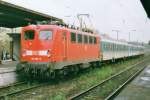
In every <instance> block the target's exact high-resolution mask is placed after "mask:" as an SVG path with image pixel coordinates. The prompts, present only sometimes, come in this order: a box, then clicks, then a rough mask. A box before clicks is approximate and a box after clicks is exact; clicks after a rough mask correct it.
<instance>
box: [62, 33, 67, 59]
mask: <svg viewBox="0 0 150 100" xmlns="http://www.w3.org/2000/svg"><path fill="white" fill-rule="evenodd" d="M66 59H67V32H63V60H66Z"/></svg>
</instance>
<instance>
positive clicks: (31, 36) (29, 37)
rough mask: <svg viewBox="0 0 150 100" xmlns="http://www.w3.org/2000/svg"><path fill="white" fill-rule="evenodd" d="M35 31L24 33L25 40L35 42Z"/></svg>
mask: <svg viewBox="0 0 150 100" xmlns="http://www.w3.org/2000/svg"><path fill="white" fill-rule="evenodd" d="M34 35H35V34H34V31H33V30H28V31H25V32H24V39H25V40H33V39H34Z"/></svg>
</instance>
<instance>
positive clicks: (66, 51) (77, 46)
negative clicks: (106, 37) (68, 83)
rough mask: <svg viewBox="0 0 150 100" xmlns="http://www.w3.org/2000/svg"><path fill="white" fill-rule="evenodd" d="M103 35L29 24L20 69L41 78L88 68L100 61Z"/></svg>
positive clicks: (23, 34)
mask: <svg viewBox="0 0 150 100" xmlns="http://www.w3.org/2000/svg"><path fill="white" fill-rule="evenodd" d="M99 42H100V37H99V36H98V35H97V34H92V33H88V32H83V31H79V30H75V29H71V28H67V27H62V26H58V25H29V26H26V27H23V28H22V32H21V60H20V63H19V64H18V65H17V71H18V72H19V73H23V74H25V75H29V76H31V77H37V78H41V77H42V78H45V77H54V76H55V75H56V72H59V73H63V74H66V72H68V71H74V70H78V69H79V68H84V67H88V66H89V63H95V62H98V61H99V60H100V45H99V44H100V43H99Z"/></svg>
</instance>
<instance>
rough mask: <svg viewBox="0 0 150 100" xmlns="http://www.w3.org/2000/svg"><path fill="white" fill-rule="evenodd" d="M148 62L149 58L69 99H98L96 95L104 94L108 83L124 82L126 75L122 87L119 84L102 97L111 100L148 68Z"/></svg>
mask: <svg viewBox="0 0 150 100" xmlns="http://www.w3.org/2000/svg"><path fill="white" fill-rule="evenodd" d="M148 61H149V59H148V58H147V59H144V60H143V61H141V62H139V63H137V64H134V65H132V66H131V67H129V68H127V69H125V70H123V71H121V72H119V73H117V74H115V75H113V76H111V77H110V78H108V79H106V80H104V81H102V82H101V83H99V84H97V85H95V86H93V87H91V88H89V89H87V90H85V91H83V92H81V93H78V94H75V95H74V96H72V97H69V98H68V99H69V100H80V99H81V100H82V99H83V100H88V99H89V98H92V99H93V98H94V97H95V98H96V99H98V98H99V97H100V96H95V94H97V93H96V92H98V93H99V92H102V91H103V90H104V87H106V86H107V83H111V82H113V81H116V80H122V79H121V76H122V75H126V76H127V78H126V80H124V82H121V83H120V84H121V85H120V84H118V86H117V87H116V88H115V89H113V92H112V91H111V93H110V91H109V94H107V96H105V97H102V99H105V100H111V99H113V98H114V97H115V96H116V95H117V94H118V93H119V92H120V91H121V90H122V89H123V87H125V85H127V84H128V83H129V82H130V81H131V80H132V79H134V78H135V77H136V76H137V75H138V74H139V73H140V72H141V71H142V70H143V69H144V68H145V67H146V66H147V64H148ZM130 71H131V73H129V72H130ZM133 72H134V73H133ZM105 85H106V86H105ZM93 95H94V96H93ZM92 96H93V97H92ZM97 97H98V98H97ZM93 100H94V99H93Z"/></svg>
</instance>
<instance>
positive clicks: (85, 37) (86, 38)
mask: <svg viewBox="0 0 150 100" xmlns="http://www.w3.org/2000/svg"><path fill="white" fill-rule="evenodd" d="M84 43H88V36H87V35H84Z"/></svg>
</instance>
